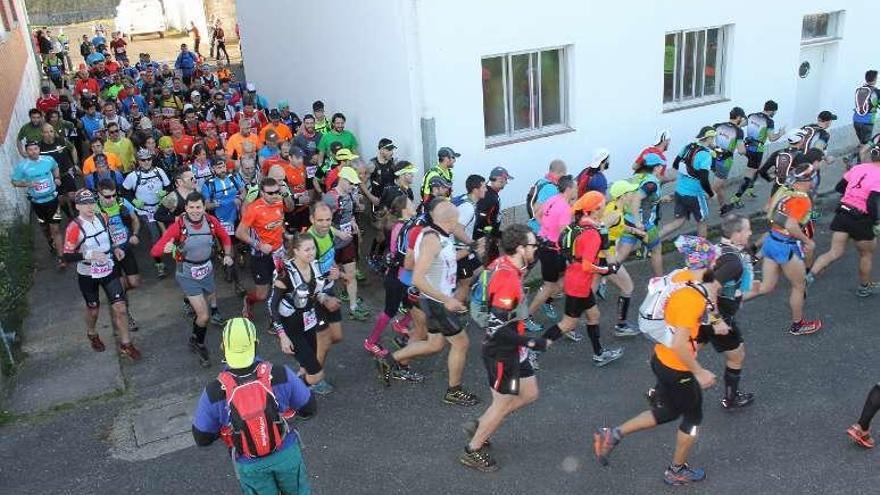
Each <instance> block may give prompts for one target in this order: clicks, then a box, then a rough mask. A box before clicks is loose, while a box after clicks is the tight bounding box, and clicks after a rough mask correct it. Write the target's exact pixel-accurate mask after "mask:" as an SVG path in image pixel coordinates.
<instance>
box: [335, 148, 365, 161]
mask: <svg viewBox="0 0 880 495" xmlns="http://www.w3.org/2000/svg"><path fill="white" fill-rule="evenodd" d="M333 157H334V158H336V161H337V162H341V161H346V160H348V161H350V160H357V159H358V158H360V155H355V154H354V153H352V152H351V150H350V149H348V148H340V149H339V151H337V152H336V154H335V155H333Z"/></svg>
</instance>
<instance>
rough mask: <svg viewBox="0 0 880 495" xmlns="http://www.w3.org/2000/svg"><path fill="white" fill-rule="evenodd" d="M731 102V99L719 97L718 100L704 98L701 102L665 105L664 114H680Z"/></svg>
mask: <svg viewBox="0 0 880 495" xmlns="http://www.w3.org/2000/svg"><path fill="white" fill-rule="evenodd" d="M726 101H730V98H726V97H723V96H719V97H718V98H702V99H699V100H692V101H687V102H684V103H664V104H663V113H672V112H678V111H679V110H690V109H692V108H697V107H705V106H709V105H715V104H717V103H724V102H726Z"/></svg>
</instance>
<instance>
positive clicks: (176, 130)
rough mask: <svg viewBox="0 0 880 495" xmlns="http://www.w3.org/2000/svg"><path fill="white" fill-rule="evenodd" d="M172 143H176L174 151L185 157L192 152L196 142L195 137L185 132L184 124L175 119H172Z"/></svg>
mask: <svg viewBox="0 0 880 495" xmlns="http://www.w3.org/2000/svg"><path fill="white" fill-rule="evenodd" d="M170 127H171V143H172V144H173V145H174V152H175V153H177V154H178V155H179V156H182V157H183V158H184V159H186V158H188V157H189V156H190V153H192V148H193V145H195V144H196V140H195V138H193V137H192V136H190V135H189V134H186V133H185V132H183V124H181V123H180V122H178V121H176V120H173V121H171V126H170Z"/></svg>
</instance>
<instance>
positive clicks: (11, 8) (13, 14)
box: [9, 0, 18, 25]
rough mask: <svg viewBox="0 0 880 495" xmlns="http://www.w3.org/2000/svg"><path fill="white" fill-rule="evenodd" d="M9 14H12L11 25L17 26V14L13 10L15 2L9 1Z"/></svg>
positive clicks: (13, 0)
mask: <svg viewBox="0 0 880 495" xmlns="http://www.w3.org/2000/svg"><path fill="white" fill-rule="evenodd" d="M9 12H10V13H12V23H13V24H14V25H18V12H17V11H16V10H15V0H9Z"/></svg>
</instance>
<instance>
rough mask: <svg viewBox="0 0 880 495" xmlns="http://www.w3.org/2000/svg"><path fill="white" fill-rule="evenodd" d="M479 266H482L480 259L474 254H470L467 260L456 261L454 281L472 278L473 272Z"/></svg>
mask: <svg viewBox="0 0 880 495" xmlns="http://www.w3.org/2000/svg"><path fill="white" fill-rule="evenodd" d="M481 266H483V262H482V261H480V258H478V257H477V255H476V254H471V255H470V256H468V257H467V258H464V259H461V260H459V261H458V267H457V268H456V270H455V279H456V280H464V279H467V278H471V277H473V276H474V272H476V271H477V269H479V268H480V267H481Z"/></svg>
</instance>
